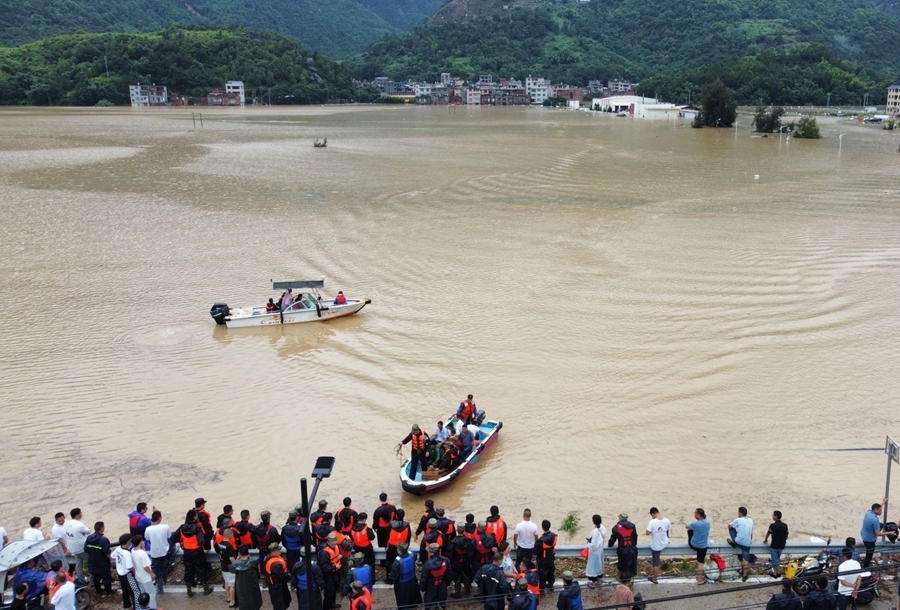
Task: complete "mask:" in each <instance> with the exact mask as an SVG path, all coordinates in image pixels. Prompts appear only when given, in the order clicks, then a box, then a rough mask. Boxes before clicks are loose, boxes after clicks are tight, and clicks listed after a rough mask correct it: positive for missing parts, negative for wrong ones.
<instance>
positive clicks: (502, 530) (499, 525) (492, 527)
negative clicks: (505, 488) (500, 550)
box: [485, 506, 507, 543]
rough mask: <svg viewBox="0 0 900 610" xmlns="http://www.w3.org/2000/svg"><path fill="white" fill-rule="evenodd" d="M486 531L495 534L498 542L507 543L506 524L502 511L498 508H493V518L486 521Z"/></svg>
mask: <svg viewBox="0 0 900 610" xmlns="http://www.w3.org/2000/svg"><path fill="white" fill-rule="evenodd" d="M485 523H486V527H485V531H486V532H487V533H488V534H493V535H494V538H496V539H497V542H498V543H500V542H506V530H507V528H506V522H505V521H504V520H503V517H501V516H500V509H499V508H498V507H496V506H492V507H491V516H490V517H488V518H487V519H485Z"/></svg>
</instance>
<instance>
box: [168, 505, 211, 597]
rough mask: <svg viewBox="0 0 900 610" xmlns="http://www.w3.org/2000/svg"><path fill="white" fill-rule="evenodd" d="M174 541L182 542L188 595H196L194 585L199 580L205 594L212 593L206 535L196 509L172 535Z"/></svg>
mask: <svg viewBox="0 0 900 610" xmlns="http://www.w3.org/2000/svg"><path fill="white" fill-rule="evenodd" d="M172 542H177V543H179V544H181V552H182V557H181V563H182V564H184V584H185V585H186V586H187V594H188V597H193V596H194V586H195V585H196V584H197V583H198V582H199V583H200V585H201V586H202V587H203V593H204V594H206V595H209V594H210V593H212V591H213V590H212V587H210V586H209V571H208V570H207V565H206V554H205V553H204V552H203V548H204V543H205V537H204V534H203V527H202V526H201V524H200V517H199V515H198V513H197V511H196V510H194V509H191V510H189V511H188V512H187V514H186V515H185V518H184V524H183V525H182V526H181V527H179V528H178V529H177V530H176V531H175V533H174V534H173V535H172Z"/></svg>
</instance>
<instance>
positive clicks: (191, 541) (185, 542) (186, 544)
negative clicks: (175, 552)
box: [181, 524, 200, 551]
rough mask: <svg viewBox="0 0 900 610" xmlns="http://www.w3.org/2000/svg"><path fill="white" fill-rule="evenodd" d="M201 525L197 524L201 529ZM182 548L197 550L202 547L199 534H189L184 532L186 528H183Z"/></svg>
mask: <svg viewBox="0 0 900 610" xmlns="http://www.w3.org/2000/svg"><path fill="white" fill-rule="evenodd" d="M199 527H200V525H199V524H198V525H197V528H198V529H199ZM181 548H182V549H183V550H185V551H196V550H197V549H199V548H200V539H199V538H197V534H193V535H191V536H188V535H187V534H185V533H184V530H181Z"/></svg>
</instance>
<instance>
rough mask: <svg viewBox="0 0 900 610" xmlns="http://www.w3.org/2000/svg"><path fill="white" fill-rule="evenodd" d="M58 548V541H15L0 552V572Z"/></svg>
mask: <svg viewBox="0 0 900 610" xmlns="http://www.w3.org/2000/svg"><path fill="white" fill-rule="evenodd" d="M56 546H59V540H41V541H39V542H34V541H30V540H16V541H15V542H10V543H9V544H7V545H6V546H5V547H3V550H0V572H5V571H7V570H10V569H12V568H15V567H16V566H20V565H22V564H23V563H25V562H26V561H28V560H29V559H34V558H35V557H38V556H40V555H42V554H44V553H46V552H47V551H49V550H50V549H52V548H54V547H56Z"/></svg>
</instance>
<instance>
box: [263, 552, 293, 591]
mask: <svg viewBox="0 0 900 610" xmlns="http://www.w3.org/2000/svg"><path fill="white" fill-rule="evenodd" d="M276 563H280V564H281V569H282V570H284V571H285V572H287V571H288V564H287V561H285V560H284V557H282V556H281V555H278V556H277V557H276V556H275V555H272V556H271V557H269V560H268V561H267V562H266V567H265V570H266V577H267V578H268V579H269V584H270V585H274V584H275V581H274V580H272V566H273V565H275V564H276Z"/></svg>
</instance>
